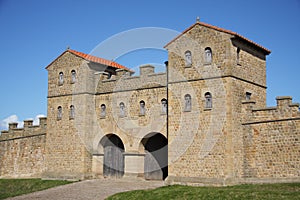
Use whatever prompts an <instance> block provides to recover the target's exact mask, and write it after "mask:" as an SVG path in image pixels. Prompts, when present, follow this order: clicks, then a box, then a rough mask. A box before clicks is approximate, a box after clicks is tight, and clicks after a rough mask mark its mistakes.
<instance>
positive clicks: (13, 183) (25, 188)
mask: <svg viewBox="0 0 300 200" xmlns="http://www.w3.org/2000/svg"><path fill="white" fill-rule="evenodd" d="M68 183H71V182H70V181H63V180H41V179H0V199H5V198H8V197H14V196H19V195H22V194H27V193H31V192H36V191H40V190H45V189H47V188H51V187H55V186H59V185H64V184H68Z"/></svg>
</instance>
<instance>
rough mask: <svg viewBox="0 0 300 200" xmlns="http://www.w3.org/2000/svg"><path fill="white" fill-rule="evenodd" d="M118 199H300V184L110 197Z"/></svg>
mask: <svg viewBox="0 0 300 200" xmlns="http://www.w3.org/2000/svg"><path fill="white" fill-rule="evenodd" d="M117 199H147V200H151V199H180V200H182V199H189V200H190V199H205V200H209V199H212V200H218V199H220V200H226V199H238V200H240V199H247V200H252V199H259V200H264V199H272V200H274V199H280V200H282V199H297V200H298V199H300V183H283V184H256V185H250V184H249V185H248V184H247V185H237V186H228V187H193V186H182V185H173V186H165V187H161V188H157V189H153V190H136V191H130V192H123V193H119V194H115V195H113V196H110V197H109V198H108V200H117Z"/></svg>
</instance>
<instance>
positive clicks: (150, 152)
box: [142, 133, 168, 180]
mask: <svg viewBox="0 0 300 200" xmlns="http://www.w3.org/2000/svg"><path fill="white" fill-rule="evenodd" d="M142 144H143V146H144V151H145V159H144V176H145V179H147V180H164V179H165V178H166V177H167V176H168V140H167V138H166V137H165V136H163V135H162V134H161V133H149V134H147V135H146V136H145V137H144V138H143V139H142Z"/></svg>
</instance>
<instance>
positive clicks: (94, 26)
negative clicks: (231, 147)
mask: <svg viewBox="0 0 300 200" xmlns="http://www.w3.org/2000/svg"><path fill="white" fill-rule="evenodd" d="M197 16H200V20H201V21H203V22H206V23H209V24H212V25H215V26H219V27H221V28H225V29H228V30H232V31H234V32H237V33H239V34H241V35H243V36H245V37H246V38H248V39H250V40H252V41H254V42H256V43H259V44H261V45H262V46H264V47H266V48H268V49H270V50H271V51H272V53H271V54H270V55H269V56H268V58H267V86H268V89H267V92H268V95H267V104H268V106H273V105H275V97H276V96H283V95H289V96H293V101H294V102H300V93H299V85H300V78H299V74H300V63H299V59H300V39H299V36H300V1H299V0H254V1H251V0H249V1H240V0H236V1H233V0H226V1H224V0H212V1H209V0H194V1H191V0H184V1H171V0H170V1H167V0H166V1H164V0H151V1H146V0H145V1H144V0H137V1H131V0H126V1H121V0H120V1H116V0H109V1H102V0H97V1H96V0H95V1H93V0H86V1H82V0H26V1H22V0H0V36H1V37H0V53H1V54H0V74H1V77H0V85H1V98H0V122H3V120H4V119H6V118H8V117H10V116H12V115H16V116H15V117H17V118H18V120H19V121H23V120H24V119H28V118H35V116H36V115H38V114H44V115H47V71H46V70H45V67H46V66H47V65H48V64H49V63H50V62H51V61H53V60H54V59H55V58H56V57H57V56H59V55H60V54H61V53H62V52H63V51H64V50H65V49H66V47H67V46H70V47H71V48H72V49H75V50H78V51H81V52H86V53H89V52H91V51H92V50H93V49H94V48H95V47H96V46H97V45H98V44H100V43H101V42H102V41H104V40H106V39H107V38H109V37H111V36H113V35H115V34H118V33H120V32H123V31H127V30H130V29H134V28H141V27H161V28H168V29H172V30H176V31H179V32H181V31H183V30H185V29H186V28H188V27H189V26H190V25H192V24H193V23H194V22H195V19H196V17H197ZM137 57H140V56H139V55H137ZM146 58H147V57H146ZM149 58H151V56H149ZM149 58H147V59H149ZM131 59H134V55H131V56H128V59H127V60H126V56H123V57H122V58H121V59H119V60H118V61H119V62H121V64H126V65H128V63H130V60H131ZM153 59H155V58H153ZM131 61H132V60H131ZM132 62H133V61H132ZM142 62H151V60H149V61H147V60H144V61H142ZM153 62H159V61H158V60H154V61H153ZM162 62H163V61H162ZM136 64H138V63H134V62H133V64H132V66H128V67H135V65H136ZM141 64H143V63H141ZM129 65H130V64H129ZM1 126H2V127H1ZM0 129H3V123H1V124H0Z"/></svg>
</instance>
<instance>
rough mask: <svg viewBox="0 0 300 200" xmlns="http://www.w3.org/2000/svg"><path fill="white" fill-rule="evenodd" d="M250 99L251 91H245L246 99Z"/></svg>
mask: <svg viewBox="0 0 300 200" xmlns="http://www.w3.org/2000/svg"><path fill="white" fill-rule="evenodd" d="M250 99H251V93H250V92H246V100H247V101H249V100H250Z"/></svg>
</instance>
